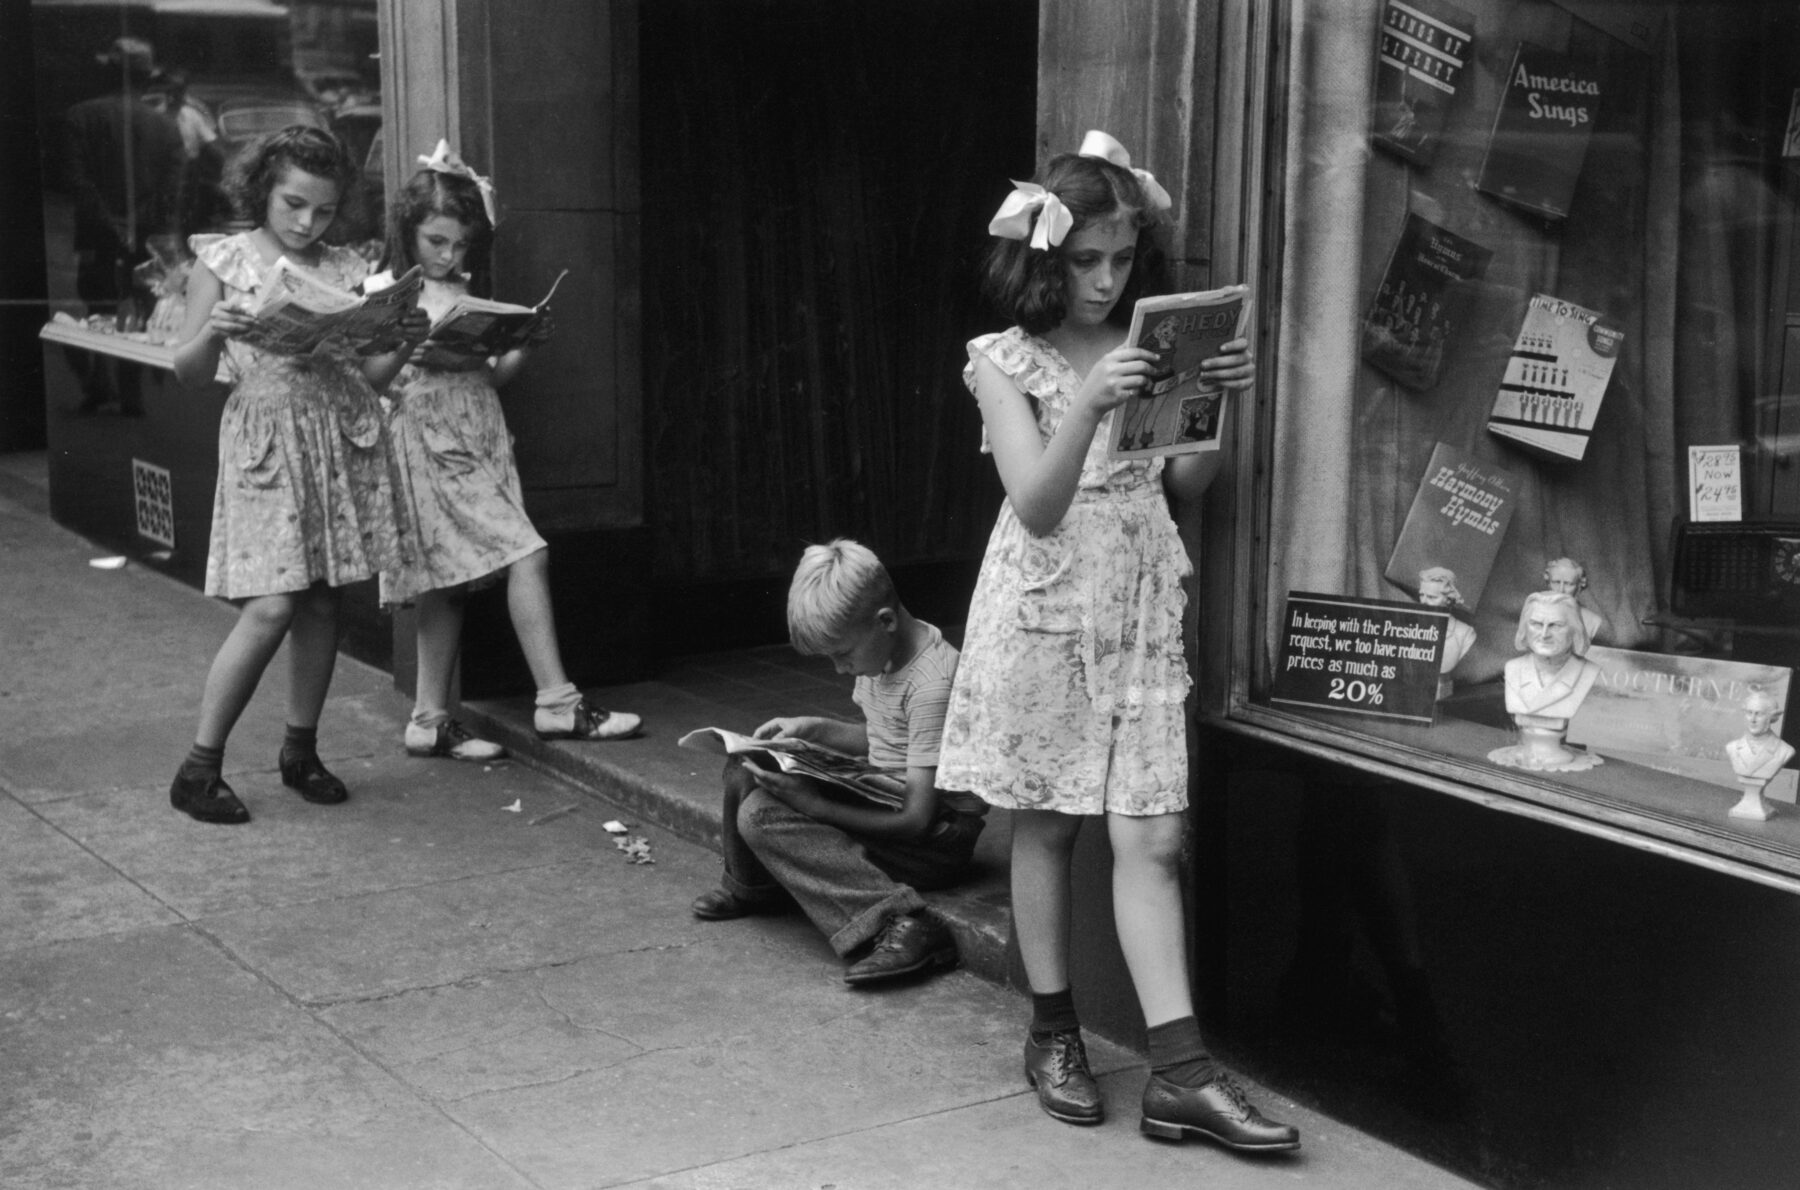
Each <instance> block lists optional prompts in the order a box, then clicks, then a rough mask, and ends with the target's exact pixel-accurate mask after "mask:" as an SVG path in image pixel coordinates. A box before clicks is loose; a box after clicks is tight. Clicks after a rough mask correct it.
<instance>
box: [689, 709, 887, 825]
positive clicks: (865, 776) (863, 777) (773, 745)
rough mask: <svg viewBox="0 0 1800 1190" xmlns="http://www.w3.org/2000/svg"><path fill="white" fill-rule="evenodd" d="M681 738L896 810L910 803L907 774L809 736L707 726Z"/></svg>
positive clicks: (696, 746)
mask: <svg viewBox="0 0 1800 1190" xmlns="http://www.w3.org/2000/svg"><path fill="white" fill-rule="evenodd" d="M676 742H677V743H678V744H680V745H681V747H683V748H692V749H694V750H695V751H696V752H711V753H713V754H715V755H718V756H742V757H743V758H744V759H745V760H748V761H749V762H750V763H751V764H754V765H756V766H757V767H759V768H765V769H769V770H770V771H780V772H784V773H797V774H799V775H800V776H802V777H811V778H813V779H814V780H816V781H820V782H823V783H824V784H825V785H827V786H829V787H831V788H832V789H835V790H841V791H843V792H845V793H849V794H853V795H855V796H856V797H858V798H860V799H862V800H863V801H865V802H868V803H869V804H871V805H874V806H877V807H879V808H880V809H883V810H896V811H897V810H899V809H900V808H901V807H902V806H904V805H905V804H906V780H905V778H904V777H902V776H900V775H899V774H896V773H891V772H887V771H885V770H883V769H878V768H876V767H874V766H873V765H871V764H870V763H869V762H868V760H866V759H865V758H863V757H860V756H849V755H846V754H845V753H843V752H838V751H835V750H833V749H831V748H825V747H821V746H820V745H818V744H815V743H812V742H811V741H809V740H798V739H794V738H792V737H790V736H782V737H779V738H777V739H772V740H759V739H754V738H752V737H750V736H747V735H740V734H739V733H737V732H735V731H728V730H726V729H725V728H723V727H702V728H699V729H698V730H695V731H690V732H688V733H687V734H686V735H684V736H682V737H681V739H680V740H678V741H676Z"/></svg>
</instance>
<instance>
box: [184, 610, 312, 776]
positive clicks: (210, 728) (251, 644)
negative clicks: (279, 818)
mask: <svg viewBox="0 0 1800 1190" xmlns="http://www.w3.org/2000/svg"><path fill="white" fill-rule="evenodd" d="M298 598H299V597H298V596H297V595H294V594H281V595H258V596H255V597H253V598H251V599H247V600H245V601H244V603H243V605H242V606H241V607H239V608H238V618H237V623H236V624H234V625H232V627H231V632H230V634H229V635H227V636H226V638H225V643H224V644H222V645H220V646H219V652H218V655H217V656H215V657H214V658H213V663H212V668H211V669H209V670H207V673H206V688H205V690H204V691H203V692H202V693H201V696H200V725H199V728H198V730H197V731H196V732H195V733H194V741H195V742H196V743H199V744H203V745H205V746H207V747H209V748H223V747H224V746H225V740H226V738H227V737H229V736H230V735H231V729H232V728H233V727H235V726H237V721H238V718H239V716H241V715H242V714H243V713H244V708H245V707H247V706H249V705H250V698H251V696H252V695H254V694H255V693H256V687H257V684H258V683H259V682H261V681H262V675H263V671H264V670H265V669H267V668H268V667H269V661H270V659H271V658H273V657H274V656H275V651H276V650H277V649H279V648H280V647H281V639H282V637H283V636H285V635H286V634H287V631H288V627H289V625H291V624H292V623H293V621H294V609H295V604H296V602H297V601H298Z"/></svg>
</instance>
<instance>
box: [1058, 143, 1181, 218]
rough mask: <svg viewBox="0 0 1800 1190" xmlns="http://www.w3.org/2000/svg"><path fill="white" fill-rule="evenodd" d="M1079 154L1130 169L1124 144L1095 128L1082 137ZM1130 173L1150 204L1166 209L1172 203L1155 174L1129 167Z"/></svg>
mask: <svg viewBox="0 0 1800 1190" xmlns="http://www.w3.org/2000/svg"><path fill="white" fill-rule="evenodd" d="M1080 155H1081V156H1083V157H1099V158H1101V159H1102V160H1105V161H1110V162H1112V163H1113V164H1114V165H1116V166H1118V167H1119V168H1120V169H1131V154H1130V153H1127V152H1126V151H1125V146H1124V145H1122V144H1120V143H1119V142H1118V141H1116V140H1114V139H1113V138H1112V137H1110V136H1108V135H1107V134H1106V133H1104V132H1101V131H1100V130H1099V129H1097V128H1096V129H1093V130H1091V131H1090V132H1089V133H1088V134H1087V135H1086V136H1085V137H1083V138H1082V140H1081V153H1080ZM1131 173H1132V176H1134V177H1135V178H1137V180H1138V184H1139V185H1141V186H1143V188H1144V197H1145V198H1148V199H1149V200H1150V205H1151V206H1153V207H1155V208H1156V209H1157V210H1159V211H1166V210H1168V209H1169V208H1170V207H1171V206H1173V205H1174V200H1173V199H1171V198H1170V197H1169V192H1168V191H1167V190H1164V189H1163V188H1162V185H1161V184H1160V183H1159V182H1157V180H1156V177H1155V175H1153V174H1152V173H1151V172H1150V171H1149V170H1147V169H1131Z"/></svg>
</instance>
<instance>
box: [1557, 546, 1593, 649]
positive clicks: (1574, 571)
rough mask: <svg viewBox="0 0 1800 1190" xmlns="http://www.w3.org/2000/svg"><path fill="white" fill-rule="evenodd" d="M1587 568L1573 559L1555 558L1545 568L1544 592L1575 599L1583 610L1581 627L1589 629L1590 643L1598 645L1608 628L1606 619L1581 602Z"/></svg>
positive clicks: (1585, 587)
mask: <svg viewBox="0 0 1800 1190" xmlns="http://www.w3.org/2000/svg"><path fill="white" fill-rule="evenodd" d="M1587 585H1588V580H1587V567H1585V566H1583V565H1582V564H1581V563H1579V562H1577V561H1576V560H1575V559H1573V558H1555V559H1552V560H1551V561H1550V562H1549V563H1547V564H1546V565H1545V566H1544V590H1546V591H1556V592H1559V593H1561V594H1563V595H1567V596H1568V597H1569V598H1571V599H1573V600H1574V601H1575V603H1576V606H1578V607H1580V608H1581V626H1582V627H1583V628H1585V629H1587V635H1588V643H1589V644H1597V643H1598V642H1599V640H1600V633H1601V632H1602V630H1604V629H1605V627H1606V617H1605V616H1603V615H1601V614H1600V613H1599V612H1597V611H1595V610H1594V609H1593V608H1591V607H1587V606H1585V605H1583V604H1582V602H1581V593H1582V592H1583V591H1585V590H1587Z"/></svg>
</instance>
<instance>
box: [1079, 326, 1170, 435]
mask: <svg viewBox="0 0 1800 1190" xmlns="http://www.w3.org/2000/svg"><path fill="white" fill-rule="evenodd" d="M1156 368H1157V356H1156V353H1155V352H1154V351H1145V350H1144V349H1143V348H1142V347H1132V346H1130V345H1129V344H1127V345H1123V346H1119V347H1115V348H1113V349H1112V350H1111V351H1109V352H1107V353H1106V354H1105V355H1103V356H1101V357H1100V362H1099V363H1097V364H1095V365H1094V367H1093V370H1092V371H1090V372H1089V373H1088V374H1087V379H1085V380H1083V381H1082V382H1081V390H1080V391H1079V392H1077V393H1076V394H1075V403H1077V404H1086V405H1087V406H1088V408H1089V409H1091V410H1092V411H1093V413H1094V415H1095V416H1096V417H1098V416H1099V415H1101V414H1103V413H1107V412H1109V411H1110V410H1112V409H1115V408H1117V407H1118V406H1120V405H1123V404H1124V403H1125V402H1126V401H1129V400H1130V399H1131V398H1133V397H1142V396H1147V395H1149V389H1150V374H1151V373H1152V372H1154V371H1155V370H1156Z"/></svg>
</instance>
